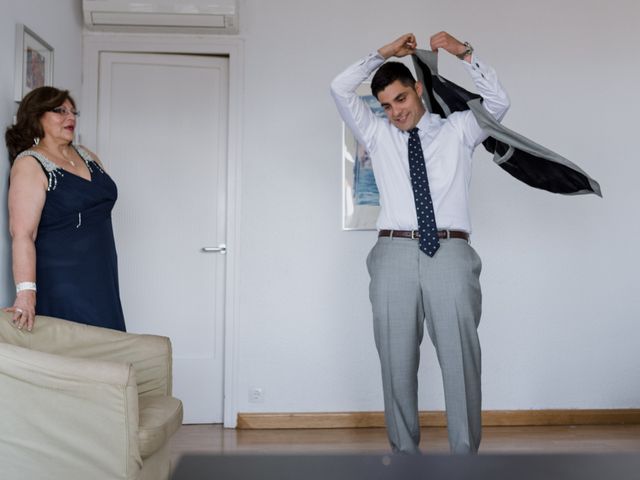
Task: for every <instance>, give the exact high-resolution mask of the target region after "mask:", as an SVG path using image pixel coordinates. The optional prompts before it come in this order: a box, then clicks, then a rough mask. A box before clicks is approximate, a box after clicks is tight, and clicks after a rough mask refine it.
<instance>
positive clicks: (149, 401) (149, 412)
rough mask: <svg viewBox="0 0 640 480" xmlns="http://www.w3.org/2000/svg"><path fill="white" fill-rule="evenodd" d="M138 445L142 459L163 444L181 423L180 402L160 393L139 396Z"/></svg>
mask: <svg viewBox="0 0 640 480" xmlns="http://www.w3.org/2000/svg"><path fill="white" fill-rule="evenodd" d="M138 408H139V411H140V421H139V431H138V445H139V446H140V456H141V457H142V458H143V459H144V458H147V457H148V456H149V455H151V454H153V453H154V452H156V451H157V450H158V449H159V448H160V447H161V446H162V445H164V444H165V443H166V442H167V441H168V440H169V439H170V438H171V436H172V435H173V434H174V433H176V432H177V431H178V429H179V428H180V425H182V402H180V400H178V399H176V398H173V397H165V396H161V395H155V396H146V397H140V399H139V404H138Z"/></svg>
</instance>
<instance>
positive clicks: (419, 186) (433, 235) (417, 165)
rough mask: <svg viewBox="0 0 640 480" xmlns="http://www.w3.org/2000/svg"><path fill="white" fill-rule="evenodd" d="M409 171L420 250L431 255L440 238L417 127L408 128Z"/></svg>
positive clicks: (435, 249)
mask: <svg viewBox="0 0 640 480" xmlns="http://www.w3.org/2000/svg"><path fill="white" fill-rule="evenodd" d="M409 173H410V174H411V186H412V187H413V198H414V200H415V202H416V214H417V216H418V231H419V232H420V250H422V251H423V252H424V253H426V254H427V255H429V256H430V257H433V256H434V255H435V253H436V251H437V250H438V247H439V246H440V240H438V227H437V226H436V216H435V213H434V211H433V202H432V201H431V191H430V190H429V179H428V178H427V167H426V165H425V164H424V155H423V154H422V145H421V144H420V137H419V136H418V128H412V129H411V130H409Z"/></svg>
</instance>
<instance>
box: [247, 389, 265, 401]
mask: <svg viewBox="0 0 640 480" xmlns="http://www.w3.org/2000/svg"><path fill="white" fill-rule="evenodd" d="M249 402H251V403H264V389H263V388H261V387H251V388H250V389H249Z"/></svg>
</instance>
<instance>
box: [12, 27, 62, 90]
mask: <svg viewBox="0 0 640 480" xmlns="http://www.w3.org/2000/svg"><path fill="white" fill-rule="evenodd" d="M15 63H16V64H15V80H14V85H15V89H14V100H15V101H16V102H19V101H21V100H22V98H23V97H24V96H25V95H26V94H27V93H29V92H30V91H31V90H33V89H34V88H38V87H42V86H44V85H51V84H52V83H53V47H52V46H51V45H49V44H48V43H47V42H45V41H44V40H43V39H42V38H40V37H39V36H38V35H36V33H34V32H33V30H31V29H29V28H27V27H26V26H24V25H22V24H20V23H19V24H17V25H16V57H15Z"/></svg>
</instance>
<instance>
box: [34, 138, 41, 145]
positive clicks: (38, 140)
mask: <svg viewBox="0 0 640 480" xmlns="http://www.w3.org/2000/svg"><path fill="white" fill-rule="evenodd" d="M39 143H40V137H36V138H34V139H33V144H34V145H35V146H36V147H37V146H38V144H39Z"/></svg>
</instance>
